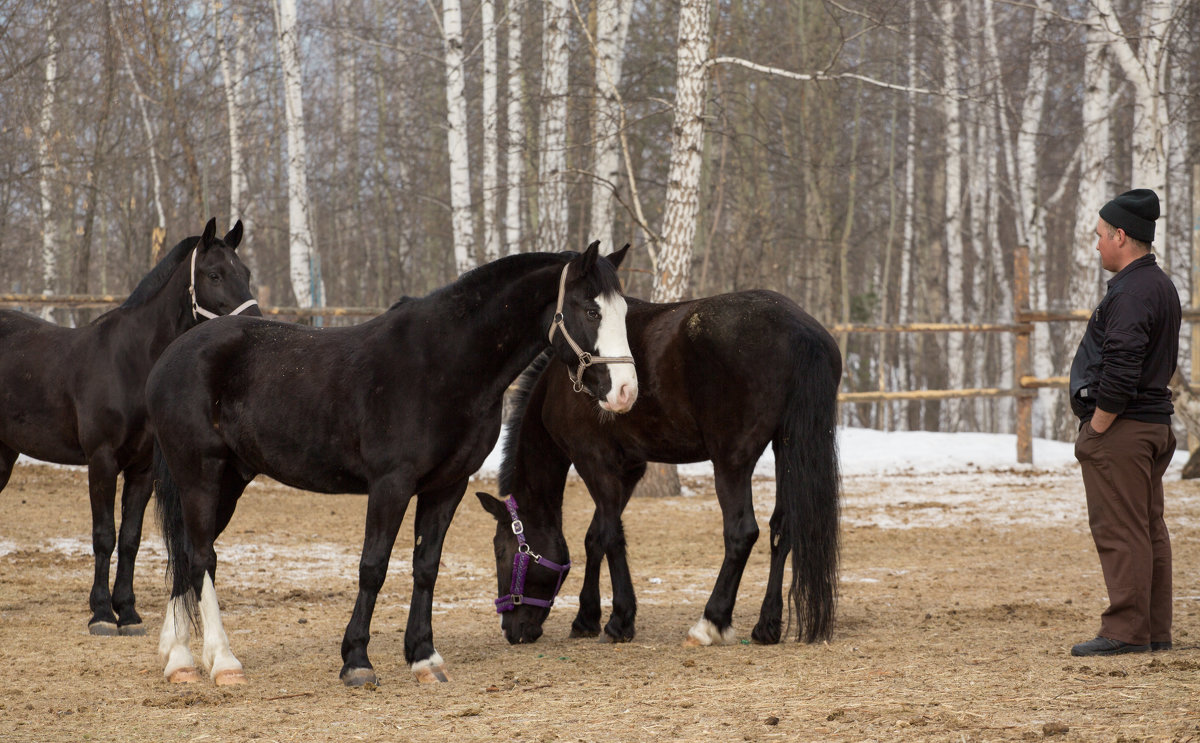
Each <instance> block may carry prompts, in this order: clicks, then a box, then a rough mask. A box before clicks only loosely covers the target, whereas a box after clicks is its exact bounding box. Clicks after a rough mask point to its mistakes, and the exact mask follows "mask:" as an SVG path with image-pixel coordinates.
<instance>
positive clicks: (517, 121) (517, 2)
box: [504, 0, 525, 255]
mask: <svg viewBox="0 0 1200 743" xmlns="http://www.w3.org/2000/svg"><path fill="white" fill-rule="evenodd" d="M522 5H523V4H522V2H521V0H508V55H507V56H508V103H507V106H506V119H507V121H506V127H505V128H506V129H507V134H508V139H507V140H506V148H505V150H506V153H507V162H506V164H505V181H506V188H505V195H504V209H505V213H504V252H505V253H506V254H508V255H511V254H513V253H517V252H519V251H520V250H521V174H522V173H523V172H524V171H525V158H524V152H525V115H524V113H523V112H522V111H521V106H522V105H523V103H524V100H525V94H524V86H523V85H522V84H521V83H522V80H521V9H522Z"/></svg>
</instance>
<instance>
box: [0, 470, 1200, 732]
mask: <svg viewBox="0 0 1200 743" xmlns="http://www.w3.org/2000/svg"><path fill="white" fill-rule="evenodd" d="M476 484H478V485H480V486H481V487H480V488H479V489H491V488H494V483H491V482H487V481H483V482H480V483H476ZM687 486H688V487H687V493H688V494H687V495H685V497H682V498H673V499H660V500H649V499H638V500H635V501H634V502H633V503H632V504H631V505H630V507H629V509H628V511H627V514H626V531H627V534H628V539H629V544H630V550H629V551H630V560H631V566H632V568H633V571H634V578H635V585H636V587H637V590H638V598H639V614H638V630H639V631H638V636H637V639H636V640H635V641H634V642H632V643H629V644H625V645H604V644H600V643H598V642H596V641H594V640H569V639H567V632H568V628H569V625H570V621H571V618H572V616H573V613H574V610H575V608H576V606H577V603H578V602H577V598H576V596H577V594H578V590H579V586H580V581H581V580H582V576H581V572H582V571H574V572H573V573H572V574H571V575H570V577H569V578H568V580H567V583H566V585H565V586H564V590H563V596H564V599H563V600H562V601H561V602H560V605H559V606H558V607H556V609H555V610H554V611H553V612H552V614H551V616H550V619H549V620H548V622H547V628H546V629H547V631H546V634H545V636H544V637H543V638H542V639H541V640H540V641H539V642H538V643H536V644H534V645H526V646H515V647H514V646H509V645H508V644H507V643H506V642H505V641H504V639H503V637H502V635H501V634H500V630H499V621H498V619H497V617H496V615H495V613H494V612H493V611H492V608H491V600H492V598H493V597H494V592H495V577H494V568H493V561H492V557H491V534H492V530H493V525H492V524H493V522H492V521H491V517H490V516H488V515H487V514H486V513H484V512H483V510H482V509H481V508H480V507H479V505H478V503H477V502H476V501H475V500H474V497H473V496H471V495H469V494H468V497H467V499H466V500H464V501H463V504H462V506H461V507H460V509H459V512H458V514H457V516H456V518H455V521H454V524H453V526H452V527H451V530H450V534H449V536H448V539H447V545H446V550H445V553H444V557H443V568H442V571H441V574H440V578H439V581H438V587H437V592H436V600H435V604H434V611H435V616H434V637H435V640H436V644H437V648H438V650H439V651H440V652H441V654H442V655H443V656H444V657H445V658H446V660H447V663H448V668H449V670H450V673H451V674H452V682H451V683H448V684H441V685H436V686H423V685H418V684H416V683H415V682H413V681H412V680H411V678H410V676H409V673H408V669H407V667H406V665H405V663H404V659H403V629H404V625H405V621H406V619H407V613H406V610H407V604H408V597H409V593H410V590H411V571H410V570H409V561H408V560H409V554H410V550H411V528H410V527H408V526H407V524H406V527H405V528H404V530H403V531H402V535H401V539H400V540H399V541H398V542H397V550H396V554H395V555H394V556H393V562H392V566H391V571H390V572H389V577H388V582H387V584H386V585H385V586H384V592H383V593H382V594H381V596H380V599H379V604H378V608H377V610H376V613H375V620H374V624H373V629H374V635H373V637H372V641H371V645H370V651H371V658H372V660H373V661H374V663H375V666H376V669H377V671H378V673H379V677H380V681H381V684H380V686H379V687H377V688H373V689H347V688H344V687H343V686H342V685H341V683H340V682H339V681H338V678H337V673H338V670H339V668H340V666H341V659H340V656H339V646H340V642H341V636H342V631H343V629H344V628H345V623H346V621H347V620H348V619H349V616H350V610H351V608H352V604H353V601H354V596H355V592H356V582H355V576H356V570H357V560H358V553H359V549H360V547H361V540H362V524H363V518H364V513H365V498H363V497H361V496H323V495H314V494H310V493H303V492H298V491H293V490H289V489H286V488H283V487H281V486H278V485H275V484H273V483H255V484H253V485H252V486H251V488H250V489H249V490H248V491H247V494H246V496H245V497H244V498H243V500H242V502H241V505H240V507H239V508H238V511H237V514H236V515H235V517H234V520H233V523H232V524H231V526H230V528H229V530H228V531H227V532H226V533H225V534H224V535H223V536H222V538H221V540H220V541H219V542H218V545H217V548H218V557H219V560H220V563H219V566H218V574H217V577H218V582H217V591H218V595H219V597H220V600H221V603H222V607H223V617H224V621H225V627H226V630H227V631H228V632H229V636H230V640H231V642H232V646H233V650H234V652H235V653H236V654H237V655H238V656H239V657H240V659H241V660H242V662H243V664H244V665H245V668H246V673H247V675H248V676H249V678H250V683H249V685H248V686H244V687H238V688H234V689H232V690H229V689H225V688H222V689H218V688H216V687H214V686H212V685H211V684H209V683H207V682H206V683H201V684H196V685H191V686H185V687H178V686H171V685H169V684H167V683H166V682H165V681H164V680H163V678H162V675H161V667H160V665H159V663H158V660H157V658H156V657H155V656H156V644H157V633H158V630H159V627H160V626H161V622H162V612H163V607H164V604H165V599H166V588H165V585H164V582H163V558H162V547H161V541H160V538H159V536H158V534H157V531H156V530H155V529H154V528H153V527H152V526H148V528H147V534H146V537H145V539H144V542H143V548H142V553H141V555H139V558H138V562H139V565H138V573H137V591H138V597H139V610H140V611H141V613H142V616H143V617H144V618H145V620H146V626H147V629H148V630H149V633H148V634H147V635H146V636H144V637H119V638H101V637H92V636H90V635H88V633H87V628H86V622H87V618H88V612H87V593H88V590H89V586H90V581H91V570H92V567H91V566H92V558H91V548H90V537H89V536H88V535H89V533H90V521H89V513H88V506H87V498H86V474H85V473H84V472H82V471H79V470H72V469H59V468H50V467H44V466H38V465H29V464H26V465H18V469H17V471H16V472H15V473H14V475H13V479H12V482H11V483H10V485H9V486H8V488H7V489H6V490H5V491H4V492H3V494H2V495H0V668H3V669H4V672H3V673H2V674H0V740H4V741H82V740H99V741H104V740H118V739H119V740H122V741H131V742H133V743H140V742H146V743H149V742H151V741H153V742H154V743H158V742H159V741H244V740H254V741H310V740H320V741H324V740H338V741H355V740H364V741H384V740H388V741H390V740H397V741H408V740H439V741H441V740H481V741H482V740H487V741H494V740H523V741H575V740H582V741H605V742H608V741H640V740H647V739H650V738H651V737H654V738H658V739H666V740H706V741H707V740H723V741H730V740H747V741H757V740H770V739H783V740H846V741H862V740H935V741H981V740H1039V739H1042V738H1053V739H1055V740H1063V741H1075V740H1084V741H1134V740H1138V741H1140V740H1172V741H1200V649H1198V648H1197V644H1198V642H1200V570H1198V568H1200V483H1197V482H1195V481H1193V482H1188V483H1184V482H1179V481H1174V482H1171V483H1169V485H1168V491H1167V493H1168V523H1169V526H1170V527H1171V529H1172V534H1173V540H1174V548H1175V595H1176V603H1175V612H1176V620H1175V644H1176V649H1175V650H1174V651H1171V652H1168V653H1156V654H1154V655H1150V654H1144V655H1132V656H1123V657H1118V658H1106V659H1100V660H1095V659H1078V658H1072V657H1070V655H1069V654H1068V650H1069V648H1070V646H1071V644H1072V643H1074V642H1077V641H1080V640H1084V639H1088V638H1090V637H1091V636H1092V635H1093V634H1094V632H1095V630H1096V628H1097V626H1098V622H1097V617H1098V615H1099V613H1100V611H1101V610H1102V609H1103V607H1104V605H1105V600H1104V588H1103V584H1102V580H1101V577H1100V573H1099V566H1098V563H1097V560H1096V556H1095V553H1094V550H1093V547H1092V545H1091V542H1090V537H1089V536H1088V533H1087V525H1086V517H1085V514H1084V505H1083V494H1082V487H1081V486H1080V485H1079V481H1078V477H1077V473H1074V472H1071V471H1056V472H1045V471H1029V470H1014V471H1012V472H1009V473H1000V474H995V473H970V472H966V473H960V474H957V475H945V476H936V477H930V476H924V475H908V476H894V477H848V478H846V480H845V491H846V495H845V501H844V508H843V520H844V535H843V544H844V547H843V553H842V555H843V562H842V584H841V586H842V587H841V602H840V605H839V612H838V617H839V619H838V624H837V630H836V637H835V639H834V641H833V642H831V643H829V644H822V645H803V644H798V643H797V642H795V640H791V641H788V642H784V643H782V644H780V645H778V646H774V647H761V646H756V645H751V644H748V643H739V644H736V645H732V646H728V647H719V648H692V649H689V648H683V647H681V646H680V642H681V640H682V639H683V637H684V635H685V633H686V631H687V629H688V627H690V626H691V625H692V623H693V622H695V620H696V619H698V618H699V616H700V613H701V610H702V608H703V604H704V601H705V599H706V598H707V594H708V590H709V588H710V586H711V582H712V580H713V579H714V578H715V575H716V570H717V567H718V564H719V559H720V549H721V535H720V523H721V522H720V517H719V515H718V510H717V505H716V500H715V496H714V494H713V491H712V484H711V482H710V481H705V480H703V479H700V480H690V481H688V482H687ZM772 487H773V485H772V483H770V482H769V481H768V482H763V483H759V484H758V485H757V486H756V504H757V507H758V513H759V517H760V524H761V525H762V528H763V532H764V534H765V533H766V528H765V518H766V517H767V516H768V515H769V514H770V503H771V502H772V498H773V495H772ZM472 489H475V488H472ZM590 514H591V503H590V500H588V498H587V494H586V492H585V491H584V489H583V488H582V486H581V485H579V484H578V483H573V484H572V486H571V488H570V491H569V493H568V497H567V503H566V521H567V528H568V540H569V543H570V545H571V547H572V550H573V556H574V557H575V558H576V560H577V561H580V560H581V559H582V542H583V531H584V529H585V527H586V524H587V521H588V519H589V518H590ZM152 521H153V511H150V512H148V522H152ZM766 542H767V540H766V539H765V538H760V540H759V544H758V546H757V548H756V551H755V554H754V557H753V558H752V561H751V563H750V565H749V567H748V568H747V572H746V579H745V581H744V582H743V585H742V590H741V601H740V603H739V604H738V609H737V612H736V616H735V627H736V628H737V629H738V630H739V633H740V636H741V637H743V638H748V636H749V631H750V628H751V627H752V626H753V624H754V621H755V619H756V617H757V613H758V607H759V602H760V601H761V599H762V591H763V588H764V585H765V580H766V559H765V555H766V549H767V544H766ZM604 580H605V583H604V585H605V595H606V596H607V595H608V590H607V573H606V574H605V577H604ZM193 647H194V648H196V649H197V650H198V646H196V645H195V644H194V645H193Z"/></svg>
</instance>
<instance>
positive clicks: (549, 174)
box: [538, 0, 569, 250]
mask: <svg viewBox="0 0 1200 743" xmlns="http://www.w3.org/2000/svg"><path fill="white" fill-rule="evenodd" d="M568 3H569V0H546V4H545V12H544V14H543V21H544V22H545V28H544V30H543V33H542V70H543V72H542V116H541V121H540V129H541V137H540V138H539V140H540V141H539V155H540V157H539V163H538V181H539V187H538V222H539V225H538V232H539V234H538V245H539V246H540V249H542V250H565V249H566V248H567V247H569V243H568V237H567V220H568V214H569V213H568V207H567V183H566V176H567V72H568V61H569V60H568V52H569V48H568V36H567V23H568V16H567V12H568V9H569V5H568Z"/></svg>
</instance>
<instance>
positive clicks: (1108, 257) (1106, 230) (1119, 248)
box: [1096, 219, 1125, 273]
mask: <svg viewBox="0 0 1200 743" xmlns="http://www.w3.org/2000/svg"><path fill="white" fill-rule="evenodd" d="M1124 237H1125V236H1124V235H1123V234H1121V232H1120V231H1119V230H1115V229H1113V228H1112V227H1110V226H1109V225H1108V223H1107V222H1105V221H1104V220H1103V219H1101V220H1097V222H1096V250H1097V251H1099V252H1100V265H1101V266H1103V267H1104V270H1105V271H1111V272H1113V273H1116V272H1117V271H1120V270H1121V268H1123V266H1122V265H1121V258H1122V254H1123V249H1124V247H1125V245H1124V243H1125V241H1124V239H1123V238H1124Z"/></svg>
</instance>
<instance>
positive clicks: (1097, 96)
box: [1067, 9, 1115, 309]
mask: <svg viewBox="0 0 1200 743" xmlns="http://www.w3.org/2000/svg"><path fill="white" fill-rule="evenodd" d="M1104 36H1105V33H1104V31H1103V30H1102V29H1101V28H1100V19H1099V14H1098V13H1097V11H1096V10H1094V9H1092V10H1089V12H1088V27H1087V55H1086V56H1085V57H1084V62H1083V85H1082V88H1083V101H1082V108H1083V136H1082V139H1081V142H1080V166H1079V199H1078V201H1077V202H1076V203H1077V206H1076V211H1075V240H1074V243H1073V245H1072V250H1071V264H1070V278H1069V280H1068V284H1067V292H1068V296H1067V301H1068V303H1069V305H1070V307H1072V308H1077V309H1090V308H1091V307H1093V306H1095V304H1096V301H1097V300H1098V299H1099V298H1100V296H1101V287H1102V285H1103V283H1102V277H1101V268H1100V260H1099V257H1098V256H1097V254H1096V235H1095V234H1094V231H1095V229H1096V222H1097V220H1098V219H1099V218H1100V215H1099V213H1098V212H1099V210H1100V207H1102V206H1104V203H1105V202H1106V201H1107V200H1108V199H1109V198H1111V197H1112V196H1114V195H1115V194H1110V193H1108V191H1109V187H1108V182H1107V171H1108V167H1107V166H1108V158H1109V153H1110V152H1111V151H1112V146H1111V134H1110V127H1109V103H1110V101H1111V99H1112V94H1111V92H1110V87H1111V74H1110V72H1109V69H1110V68H1109V61H1108V53H1107V51H1106V48H1105V45H1104V42H1103V40H1104Z"/></svg>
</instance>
